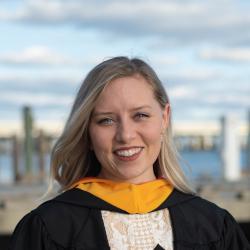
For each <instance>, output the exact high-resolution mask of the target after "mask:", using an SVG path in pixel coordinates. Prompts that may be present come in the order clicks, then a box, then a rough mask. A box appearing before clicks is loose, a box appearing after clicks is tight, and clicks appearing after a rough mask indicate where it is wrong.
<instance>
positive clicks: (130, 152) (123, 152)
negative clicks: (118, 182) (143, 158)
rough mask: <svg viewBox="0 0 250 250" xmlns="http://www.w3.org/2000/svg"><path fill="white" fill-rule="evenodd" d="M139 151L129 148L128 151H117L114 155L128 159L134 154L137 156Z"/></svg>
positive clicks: (139, 149) (138, 149)
mask: <svg viewBox="0 0 250 250" xmlns="http://www.w3.org/2000/svg"><path fill="white" fill-rule="evenodd" d="M140 151H141V148H131V149H129V150H119V151H116V154H117V155H119V156H125V157H129V156H132V155H134V154H137V153H139V152H140Z"/></svg>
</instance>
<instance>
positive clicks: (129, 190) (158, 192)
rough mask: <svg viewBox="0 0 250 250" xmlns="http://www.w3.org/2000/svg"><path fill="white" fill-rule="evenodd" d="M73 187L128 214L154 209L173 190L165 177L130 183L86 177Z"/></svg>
mask: <svg viewBox="0 0 250 250" xmlns="http://www.w3.org/2000/svg"><path fill="white" fill-rule="evenodd" d="M73 187H76V188H78V189H81V190H84V191H86V192H89V193H91V194H93V195H94V196H96V197H98V198H100V199H102V200H104V201H106V202H108V203H110V204H112V205H113V206H115V207H118V208H120V209H122V210H124V211H126V212H128V213H130V214H135V213H138V214H142V213H148V212H151V211H153V210H155V209H156V208H157V207H159V206H160V205H161V204H162V203H163V201H165V200H166V199H167V197H168V196H169V195H170V194H171V193H172V191H173V187H172V185H170V184H169V183H168V182H167V181H166V180H165V179H156V180H153V181H150V182H145V183H142V184H132V183H127V182H114V181H111V180H106V179H99V178H92V177H87V178H84V179H82V180H80V181H78V182H77V183H75V185H74V186H73Z"/></svg>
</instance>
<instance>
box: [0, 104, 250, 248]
mask: <svg viewBox="0 0 250 250" xmlns="http://www.w3.org/2000/svg"><path fill="white" fill-rule="evenodd" d="M249 114H250V113H249ZM34 124H36V126H35V125H34ZM249 124H250V115H249V123H248V124H247V125H243V126H240V128H239V137H237V135H236V134H235V137H234V140H235V141H236V140H238V141H237V143H239V144H238V146H239V147H238V148H234V151H232V150H231V151H230V150H228V149H227V148H226V147H225V150H224V152H225V154H228V155H229V156H230V155H231V156H232V152H233V153H234V152H235V153H236V154H237V153H238V152H237V150H239V148H240V147H241V148H244V149H245V150H246V151H247V152H250V125H249ZM21 127H22V128H24V129H23V130H22V131H20V130H18V129H17V128H15V129H16V130H15V131H16V132H15V133H14V131H12V129H13V127H11V128H10V130H9V131H8V133H7V131H6V130H5V131H4V132H3V130H2V131H1V130H0V157H1V154H5V155H8V156H9V157H10V160H11V161H10V162H11V164H10V165H11V171H12V173H13V180H12V182H11V183H1V181H0V246H1V250H2V249H6V248H5V246H6V245H7V242H8V240H9V237H10V235H11V233H12V232H13V230H14V228H15V226H16V224H17V223H18V221H19V220H20V219H21V218H22V217H23V216H24V215H25V214H27V213H29V212H30V211H31V210H32V209H34V208H36V207H37V206H39V204H41V203H42V202H44V201H45V200H44V199H43V200H41V197H42V196H43V194H44V193H45V192H46V189H47V182H48V166H47V165H46V161H45V157H46V156H48V155H49V153H50V151H51V148H52V146H53V144H54V142H55V140H56V138H57V136H58V135H59V133H60V132H59V131H60V129H62V126H59V125H58V124H57V125H56V126H51V127H52V128H53V129H55V127H57V128H59V129H57V130H56V131H57V133H56V132H55V131H53V130H49V129H48V128H47V127H46V126H43V129H41V127H39V126H37V123H33V118H32V111H31V110H30V109H29V108H27V107H25V108H24V109H23V126H21ZM185 129H186V130H185ZM222 129H223V126H220V123H218V124H217V125H216V126H210V127H202V126H200V127H196V128H195V129H194V128H193V127H192V126H190V127H189V126H185V127H183V126H175V127H174V140H175V143H176V145H177V147H178V149H179V150H187V151H191V152H192V151H199V150H203V151H207V150H208V151H209V150H214V149H216V150H220V149H221V148H222V145H221V144H222V142H221V138H222V136H221V134H222V132H223V131H222ZM1 132H2V134H1ZM227 133H228V132H227ZM225 134H226V133H225ZM228 134H229V135H230V136H231V135H232V134H231V133H230V132H229V133H228ZM224 139H225V141H226V137H225V138H224ZM229 141H230V140H229ZM227 143H228V142H226V144H227ZM229 143H230V142H229ZM226 144H225V145H226ZM21 155H24V156H25V157H23V159H22V161H23V162H21ZM34 156H36V164H35V168H34V159H33V157H34ZM247 156H248V160H247V166H246V168H245V169H244V171H242V170H240V169H239V167H238V166H237V165H234V166H233V167H234V172H233V173H231V174H230V176H229V177H228V175H227V174H226V170H225V173H224V176H222V177H221V178H219V179H217V180H213V179H211V178H206V176H203V177H201V178H199V179H198V180H196V181H195V183H194V188H195V190H197V194H198V195H200V196H201V197H203V198H205V199H207V200H209V201H211V202H213V203H215V204H217V205H218V206H221V207H223V208H225V209H226V210H228V211H229V212H230V213H231V214H232V215H233V216H234V218H235V219H236V220H237V222H238V223H239V224H240V226H241V227H242V229H243V231H244V232H245V234H246V236H247V238H248V239H249V241H250V158H249V153H248V154H247ZM225 157H226V158H225V159H227V157H228V156H226V155H225ZM47 162H48V161H47ZM225 162H226V161H225ZM236 163H237V161H235V164H236ZM201 164H202V163H201ZM21 165H23V167H21ZM227 168H228V171H231V168H232V167H230V166H228V167H227ZM227 168H224V169H227ZM235 173H236V178H235ZM0 177H1V172H0ZM0 180H1V178H0ZM54 195H56V193H54ZM47 199H49V198H47ZM2 247H3V248H2Z"/></svg>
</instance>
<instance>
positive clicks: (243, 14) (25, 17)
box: [0, 0, 250, 45]
mask: <svg viewBox="0 0 250 250" xmlns="http://www.w3.org/2000/svg"><path fill="white" fill-rule="evenodd" d="M24 3H25V4H24V5H23V6H22V7H20V8H19V9H17V10H14V11H7V10H2V11H0V19H2V20H9V21H17V22H24V23H27V24H31V23H32V25H34V24H37V25H41V24H43V25H44V24H45V25H46V24H50V25H51V24H54V25H62V24H72V25H74V26H76V27H80V28H86V27H87V28H88V29H89V28H92V29H96V30H99V31H101V32H104V31H105V32H109V33H111V34H114V35H117V34H119V35H120V36H133V37H135V36H137V35H139V36H157V37H161V38H164V39H165V45H166V44H167V43H169V42H171V43H173V44H178V43H179V44H187V43H192V42H204V43H207V42H215V43H225V44H240V43H243V42H244V43H247V42H248V41H250V34H249V26H250V16H249V7H250V5H249V4H247V3H245V5H244V4H239V3H238V2H235V1H233V0H211V1H198V0H191V1H180V0H176V1H172V0H169V1H167V0H147V1H141V0H138V1H131V0H127V1H124V0H109V1H98V0H92V1H90V0H84V1H83V0H72V1H63V0H50V1H48V0H46V1H44V0H33V1H25V2H24ZM242 5H243V6H242Z"/></svg>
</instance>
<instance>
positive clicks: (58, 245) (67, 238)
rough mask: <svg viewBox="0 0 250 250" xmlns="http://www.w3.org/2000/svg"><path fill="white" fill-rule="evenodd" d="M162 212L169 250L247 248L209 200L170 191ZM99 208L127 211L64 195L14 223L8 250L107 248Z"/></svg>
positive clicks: (77, 193)
mask: <svg viewBox="0 0 250 250" xmlns="http://www.w3.org/2000/svg"><path fill="white" fill-rule="evenodd" d="M163 208H168V209H169V213H170V218H171V223H172V229H173V239H174V243H173V244H174V250H188V249H196V250H212V249H213V250H217V249H218V250H223V249H230V250H231V249H232V250H246V249H250V245H249V242H248V241H247V239H246V238H245V236H244V234H243V232H242V231H241V229H240V227H239V226H238V224H237V223H236V222H235V220H234V218H233V217H232V216H231V215H230V214H229V213H228V212H227V211H226V210H224V209H221V208H219V207H217V206H216V205H215V204H213V203H211V202H209V201H206V200H204V199H202V198H200V197H198V196H193V195H189V194H184V193H182V192H180V191H177V190H174V191H173V192H172V193H171V195H170V196H169V197H168V198H167V199H166V200H165V201H164V202H163V203H162V204H161V205H160V206H159V207H158V208H157V209H156V210H159V209H163ZM101 210H109V211H114V212H121V213H126V212H125V211H123V210H121V209H119V208H117V207H114V206H112V205H111V204H109V203H107V202H105V201H103V200H101V199H99V198H97V197H95V196H93V195H91V194H90V193H87V192H85V191H82V190H79V189H76V188H74V189H71V190H69V191H66V192H64V193H63V194H61V195H59V196H57V197H56V198H54V199H52V200H50V201H47V202H45V203H43V204H42V205H40V206H39V207H38V208H36V209H35V210H33V211H31V212H30V213H29V214H27V215H26V216H25V217H24V218H23V219H22V220H21V221H20V222H19V223H18V225H17V226H16V229H15V231H14V233H13V235H12V238H11V243H10V247H9V249H10V250H45V249H46V250H63V249H67V250H97V249H98V250H102V249H103V250H106V249H110V248H109V244H108V239H107V236H106V232H105V227H104V223H103V220H102V215H101ZM155 249H163V248H161V247H160V246H159V245H158V246H156V248H155Z"/></svg>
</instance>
